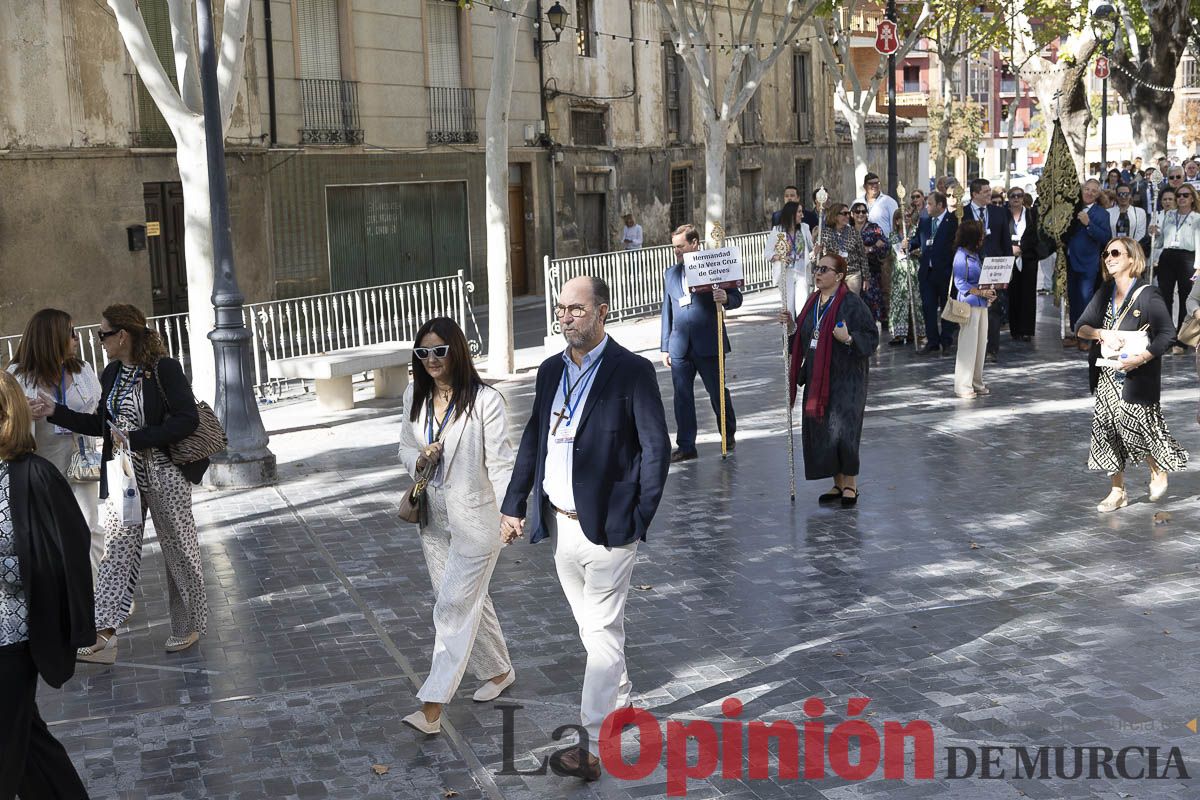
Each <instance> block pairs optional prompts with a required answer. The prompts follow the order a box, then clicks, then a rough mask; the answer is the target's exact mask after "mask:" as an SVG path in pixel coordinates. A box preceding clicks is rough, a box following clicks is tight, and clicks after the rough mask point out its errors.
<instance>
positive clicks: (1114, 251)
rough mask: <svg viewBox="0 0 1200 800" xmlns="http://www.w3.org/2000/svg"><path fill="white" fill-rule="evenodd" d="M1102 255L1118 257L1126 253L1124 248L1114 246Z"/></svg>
mask: <svg viewBox="0 0 1200 800" xmlns="http://www.w3.org/2000/svg"><path fill="white" fill-rule="evenodd" d="M1104 255H1106V256H1108V257H1109V258H1120V257H1121V256H1124V255H1128V253H1126V252H1125V251H1124V250H1121V249H1119V248H1115V247H1114V248H1113V249H1112V250H1109V251H1108V252H1107V253H1105V254H1104Z"/></svg>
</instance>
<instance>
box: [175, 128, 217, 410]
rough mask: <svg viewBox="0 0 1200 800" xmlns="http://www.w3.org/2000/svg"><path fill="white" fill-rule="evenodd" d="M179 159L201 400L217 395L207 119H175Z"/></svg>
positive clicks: (193, 356)
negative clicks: (210, 338)
mask: <svg viewBox="0 0 1200 800" xmlns="http://www.w3.org/2000/svg"><path fill="white" fill-rule="evenodd" d="M173 130H174V132H175V158H176V161H177V162H178V164H179V181H180V184H181V186H182V187H183V210H184V215H185V218H186V221H185V223H184V235H183V248H184V259H185V260H186V261H187V282H188V287H187V295H188V326H189V328H190V331H189V334H188V341H189V342H190V350H189V351H188V357H189V359H190V361H191V366H192V391H193V392H195V394H196V397H197V398H198V399H200V400H205V401H207V402H208V403H210V404H211V403H213V402H215V400H216V397H217V374H216V365H215V363H214V360H213V359H214V355H213V348H212V345H211V344H210V343H209V341H208V339H207V338H206V337H207V336H208V332H209V331H211V330H212V329H213V328H214V327H216V318H215V316H214V314H213V304H212V292H213V232H212V215H211V214H210V213H209V197H208V153H207V151H206V150H205V136H204V117H202V116H192V117H191V118H185V119H176V120H173Z"/></svg>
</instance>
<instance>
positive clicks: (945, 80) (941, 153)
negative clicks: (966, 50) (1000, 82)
mask: <svg viewBox="0 0 1200 800" xmlns="http://www.w3.org/2000/svg"><path fill="white" fill-rule="evenodd" d="M941 62H942V76H941V77H942V124H941V127H939V128H938V132H937V141H938V157H937V164H936V172H937V175H936V176H935V177H938V178H940V177H942V176H944V175H949V174H950V153H949V149H950V126H951V124H952V123H953V115H952V113H951V112H952V109H951V107H950V100H951V98H952V97H953V96H954V75H955V73H956V71H957V70H958V59H957V58H956V57H953V56H946V57H945V58H943V59H941Z"/></svg>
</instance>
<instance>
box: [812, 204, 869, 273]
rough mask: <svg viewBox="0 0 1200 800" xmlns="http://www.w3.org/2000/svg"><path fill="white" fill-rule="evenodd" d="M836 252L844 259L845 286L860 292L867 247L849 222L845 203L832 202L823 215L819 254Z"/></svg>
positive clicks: (866, 268) (866, 270)
mask: <svg viewBox="0 0 1200 800" xmlns="http://www.w3.org/2000/svg"><path fill="white" fill-rule="evenodd" d="M825 253H836V254H837V255H839V256H841V257H842V258H844V259H845V260H846V264H847V267H846V275H845V278H846V288H847V289H849V290H850V291H852V292H854V293H855V294H862V291H863V287H864V285H865V284H866V282H867V278H868V269H869V266H868V264H867V248H865V247H863V240H862V236H860V235H859V233H858V230H856V229H855V227H854V226H853V225H851V224H850V208H849V207H848V206H847V205H846V204H845V203H834V204H833V205H831V206H830V207H829V215H828V216H827V217H825V227H824V228H823V229H822V230H821V254H822V255H824V254H825Z"/></svg>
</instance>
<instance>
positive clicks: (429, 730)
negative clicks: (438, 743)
mask: <svg viewBox="0 0 1200 800" xmlns="http://www.w3.org/2000/svg"><path fill="white" fill-rule="evenodd" d="M400 721H401V722H403V723H404V724H405V725H407V726H408V727H410V728H413V729H415V730H417V731H418V732H420V733H423V734H425V735H426V736H433V735H434V734H438V733H441V732H442V718H441V717H440V716H439V717H438V718H437V719H435V720H434V721H433V722H430V721H429V720H427V719H425V712H424V711H422V710H421V709H419V708H418V709H417V710H416V711H414V712H413V713H411V714H409V715H408V716H407V717H405V718H404V719H402V720H400Z"/></svg>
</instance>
